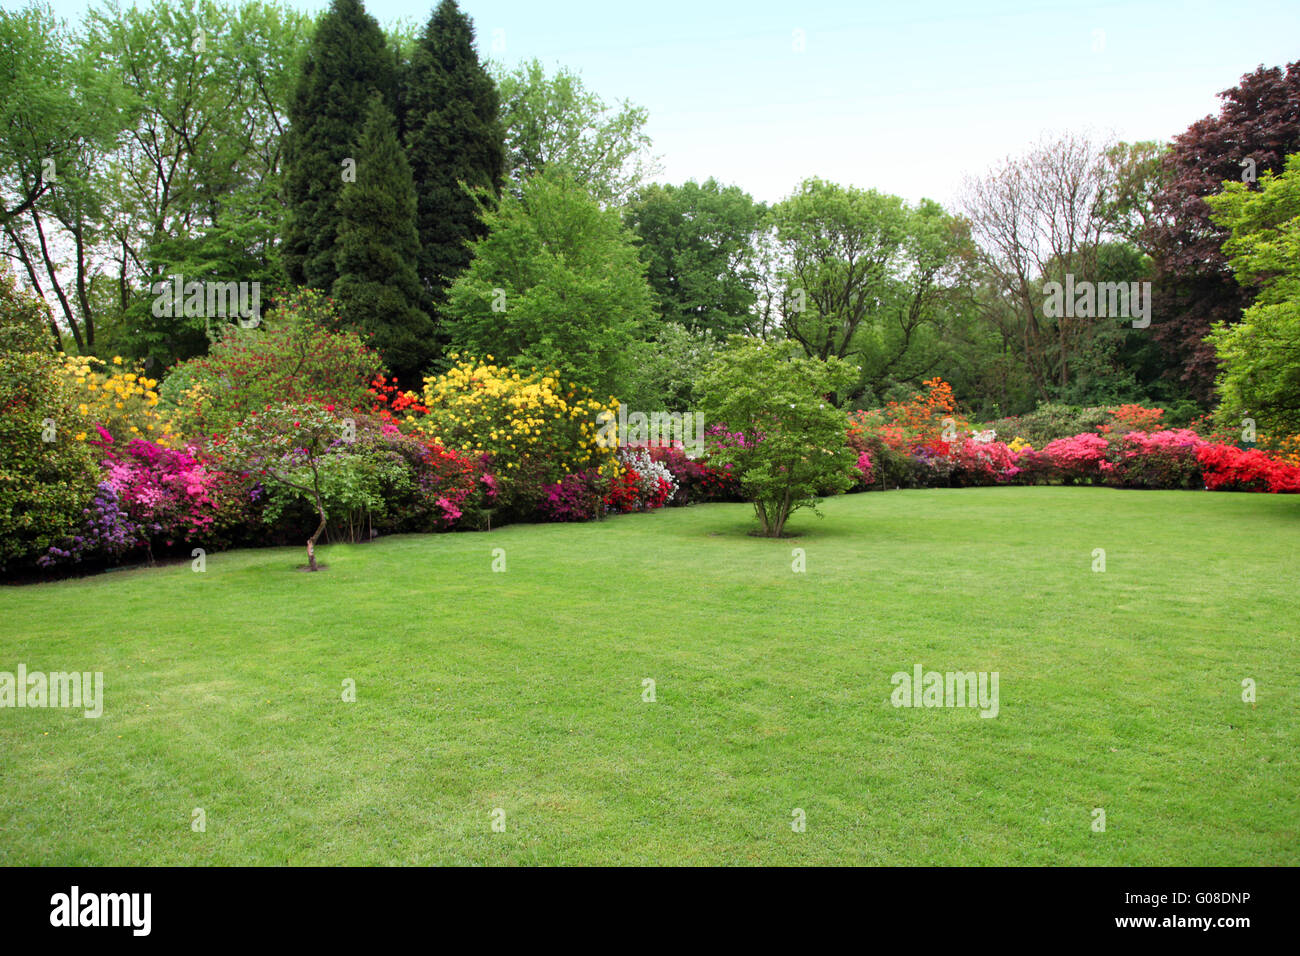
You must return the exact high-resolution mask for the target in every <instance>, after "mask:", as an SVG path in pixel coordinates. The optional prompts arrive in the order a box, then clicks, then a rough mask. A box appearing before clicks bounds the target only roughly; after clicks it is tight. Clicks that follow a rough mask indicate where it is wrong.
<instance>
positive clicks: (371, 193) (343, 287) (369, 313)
mask: <svg viewBox="0 0 1300 956" xmlns="http://www.w3.org/2000/svg"><path fill="white" fill-rule="evenodd" d="M365 115H366V122H365V127H364V128H363V129H362V132H361V136H360V138H359V140H358V141H357V144H356V148H355V150H354V154H355V157H356V161H357V175H356V180H355V181H353V182H349V183H346V184H345V185H344V187H343V191H342V193H341V194H340V195H339V200H338V214H339V220H338V238H337V240H336V241H335V245H334V261H335V264H336V266H337V268H338V273H339V276H338V278H337V279H336V280H335V281H334V289H333V292H334V298H335V299H337V300H338V304H339V308H340V311H341V313H342V315H343V318H344V321H346V322H348V323H350V324H352V325H355V326H357V327H358V328H359V329H360V330H362V331H363V332H367V333H370V338H369V344H370V345H371V346H373V347H374V348H375V349H376V350H378V352H379V354H380V355H382V356H383V357H384V362H385V363H386V364H387V365H388V367H389V368H390V369H392V371H393V372H394V373H396V375H397V376H398V378H399V379H400V380H401V381H402V383H403V384H405V385H407V386H408V387H412V388H415V387H417V383H418V378H417V377H418V375H419V373H421V372H423V371H424V370H425V369H426V367H427V366H428V364H429V362H430V360H431V359H432V358H433V357H434V353H435V350H436V346H435V342H434V324H433V320H432V319H430V318H429V315H428V313H427V312H425V311H424V310H423V309H422V308H420V300H421V289H420V280H419V277H418V275H417V274H416V271H415V263H416V259H417V257H418V255H419V252H420V238H419V234H418V233H417V232H416V228H415V209H416V203H415V184H414V183H413V182H412V180H411V168H410V166H409V165H408V164H407V162H406V156H405V155H404V153H403V151H402V147H401V144H400V143H398V141H397V128H396V122H395V120H394V119H393V114H392V113H390V112H389V110H388V107H387V106H385V105H384V102H383V100H382V99H381V97H380V96H379V94H378V93H376V94H374V95H373V96H372V97H371V100H370V104H369V107H368V108H367V111H366V114H365Z"/></svg>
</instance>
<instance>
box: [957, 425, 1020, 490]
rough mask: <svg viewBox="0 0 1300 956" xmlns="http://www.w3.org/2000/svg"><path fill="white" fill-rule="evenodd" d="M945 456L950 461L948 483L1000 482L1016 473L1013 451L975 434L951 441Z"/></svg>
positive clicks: (1009, 479)
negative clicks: (951, 468)
mask: <svg viewBox="0 0 1300 956" xmlns="http://www.w3.org/2000/svg"><path fill="white" fill-rule="evenodd" d="M949 457H951V458H952V460H953V472H952V483H953V484H955V485H958V486H963V485H992V484H1003V483H1006V482H1009V481H1011V480H1012V479H1014V478H1015V477H1016V476H1017V475H1019V474H1020V466H1019V465H1018V464H1017V462H1018V456H1017V455H1016V453H1015V452H1013V451H1012V450H1011V449H1010V448H1008V447H1007V446H1006V445H1004V444H1003V443H1002V442H999V441H993V440H991V439H989V440H984V439H983V437H982V436H981V435H978V434H977V435H973V436H972V437H970V438H967V439H966V440H964V441H962V442H959V443H958V442H954V443H953V445H952V447H951V450H950V451H949Z"/></svg>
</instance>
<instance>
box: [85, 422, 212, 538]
mask: <svg viewBox="0 0 1300 956" xmlns="http://www.w3.org/2000/svg"><path fill="white" fill-rule="evenodd" d="M99 444H101V446H102V447H103V448H104V452H105V454H104V480H105V483H106V484H108V485H109V486H110V487H111V488H112V489H113V490H114V491H115V492H116V493H117V498H118V501H119V503H120V504H121V507H122V509H123V510H124V511H125V512H126V514H127V515H128V516H129V517H130V519H131V521H132V522H133V523H134V524H135V526H136V528H137V531H138V533H139V538H140V541H139V543H140V544H141V545H146V546H148V545H151V544H152V541H153V539H161V541H162V543H163V544H164V545H165V546H167V547H171V546H172V545H174V544H175V543H176V542H177V541H196V540H199V539H201V538H202V537H203V535H204V533H205V532H206V531H207V530H208V529H209V527H210V526H211V525H212V523H213V520H214V517H215V508H214V503H213V500H212V495H211V494H210V493H209V487H210V485H212V484H214V476H213V475H212V474H211V473H209V472H208V470H207V468H206V467H204V465H203V463H202V462H200V461H199V460H198V459H197V458H196V457H195V456H194V455H193V454H191V452H190V451H182V450H179V449H174V448H164V447H162V446H161V445H157V444H155V443H154V442H151V441H146V440H145V439H142V438H136V439H132V440H131V441H129V442H127V444H126V446H125V448H124V449H121V451H120V453H119V451H117V450H115V449H114V447H113V439H112V437H111V436H106V437H104V440H103V441H102V442H100V443H99Z"/></svg>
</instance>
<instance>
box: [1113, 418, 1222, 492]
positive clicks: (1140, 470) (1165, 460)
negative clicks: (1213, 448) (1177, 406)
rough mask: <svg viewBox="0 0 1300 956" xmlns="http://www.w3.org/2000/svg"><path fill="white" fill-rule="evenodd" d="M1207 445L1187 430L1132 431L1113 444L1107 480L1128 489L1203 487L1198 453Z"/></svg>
mask: <svg viewBox="0 0 1300 956" xmlns="http://www.w3.org/2000/svg"><path fill="white" fill-rule="evenodd" d="M1156 411H1160V409H1156ZM1157 417H1158V416H1157ZM1204 444H1205V440H1204V439H1203V438H1201V436H1199V435H1197V434H1196V433H1195V432H1193V431H1191V430H1189V429H1186V428H1172V429H1166V430H1164V431H1154V432H1141V431H1131V432H1129V433H1128V434H1126V435H1124V436H1123V437H1122V438H1120V439H1119V440H1118V442H1114V443H1112V445H1111V468H1110V469H1108V472H1109V474H1108V475H1107V480H1108V481H1109V482H1110V483H1111V484H1116V485H1121V486H1123V487H1126V488H1199V487H1200V463H1199V462H1198V460H1197V456H1196V452H1197V449H1198V448H1200V446H1202V445H1204Z"/></svg>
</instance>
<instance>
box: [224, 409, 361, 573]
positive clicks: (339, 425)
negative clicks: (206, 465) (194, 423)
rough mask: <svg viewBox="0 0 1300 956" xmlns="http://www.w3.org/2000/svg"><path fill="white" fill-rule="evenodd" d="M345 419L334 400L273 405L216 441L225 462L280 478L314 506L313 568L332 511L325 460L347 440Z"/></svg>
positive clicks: (310, 556)
mask: <svg viewBox="0 0 1300 956" xmlns="http://www.w3.org/2000/svg"><path fill="white" fill-rule="evenodd" d="M347 425H348V422H347V421H346V420H345V419H340V418H339V417H338V416H337V415H336V414H335V413H334V406H333V405H325V406H323V407H319V406H314V405H307V404H298V405H293V404H280V405H270V406H267V408H266V409H265V410H264V411H261V412H254V413H252V414H251V415H249V416H248V418H246V419H245V420H244V421H242V422H240V423H239V424H238V425H236V426H235V427H234V428H232V429H231V430H230V431H229V432H227V433H226V434H225V435H224V436H221V437H220V438H216V439H214V440H213V442H212V445H213V450H214V451H215V452H216V453H217V454H218V456H219V459H220V461H221V462H222V463H223V465H225V466H226V467H228V468H231V469H239V470H241V471H247V472H248V473H250V474H252V475H260V476H262V477H265V478H270V479H271V480H273V481H278V482H280V483H281V484H283V485H285V486H287V487H289V488H292V489H293V490H294V491H296V492H298V494H299V495H300V496H302V497H303V498H305V499H306V500H307V501H309V502H311V503H312V505H313V506H314V507H315V508H316V513H317V514H318V515H320V524H319V525H317V526H316V532H315V533H314V534H313V535H312V536H311V537H310V538H308V539H307V569H308V570H309V571H315V570H317V567H316V541H317V540H318V539H319V538H320V536H321V534H322V532H324V530H325V524H326V522H327V521H328V517H329V516H328V515H327V514H326V512H325V499H324V496H323V495H322V493H321V471H322V465H323V464H324V462H325V460H326V459H327V458H328V457H330V456H331V455H332V454H333V453H334V451H335V449H337V448H338V447H339V444H340V442H343V441H345V440H347V437H348V436H347V433H346V429H347Z"/></svg>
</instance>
